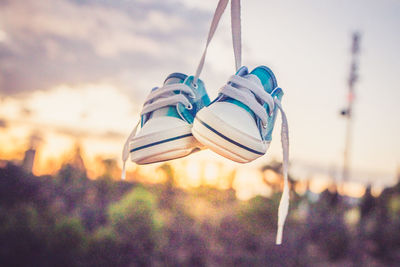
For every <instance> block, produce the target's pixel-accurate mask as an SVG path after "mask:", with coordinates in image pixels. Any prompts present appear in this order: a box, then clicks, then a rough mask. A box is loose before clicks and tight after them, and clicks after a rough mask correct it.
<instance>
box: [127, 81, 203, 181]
mask: <svg viewBox="0 0 400 267" xmlns="http://www.w3.org/2000/svg"><path fill="white" fill-rule="evenodd" d="M174 91H180V92H181V93H180V94H175V93H174ZM182 93H186V94H188V96H189V97H192V98H195V97H196V96H195V94H194V92H193V90H192V88H190V87H189V86H188V85H186V84H184V83H174V84H167V85H164V86H163V87H161V88H157V90H154V91H152V92H151V93H150V94H149V96H148V97H147V98H146V100H145V102H144V106H143V109H142V112H141V113H140V115H141V116H142V115H144V114H146V113H149V112H152V111H155V110H157V109H160V108H163V107H167V106H175V105H177V104H178V103H181V104H183V105H184V106H185V107H186V108H187V109H192V104H191V103H190V101H189V100H188V99H187V96H185V95H184V94H182ZM139 123H140V121H139V122H138V123H137V124H136V126H135V128H133V130H132V131H131V133H130V134H129V136H128V138H127V139H126V142H125V144H124V149H123V150H122V174H121V178H122V179H123V180H124V179H125V178H126V168H125V165H126V161H127V160H128V158H129V143H130V141H131V140H132V139H133V137H134V136H135V135H136V131H137V128H138V126H139Z"/></svg>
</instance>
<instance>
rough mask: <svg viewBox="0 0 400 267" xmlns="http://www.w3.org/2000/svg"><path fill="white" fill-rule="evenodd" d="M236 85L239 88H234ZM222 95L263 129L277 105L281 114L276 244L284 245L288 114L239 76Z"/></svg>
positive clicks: (255, 85) (268, 95)
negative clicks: (238, 104) (242, 107)
mask: <svg viewBox="0 0 400 267" xmlns="http://www.w3.org/2000/svg"><path fill="white" fill-rule="evenodd" d="M232 84H236V85H237V87H233V86H232ZM220 93H222V94H224V95H226V96H229V97H231V98H233V99H236V100H238V101H240V102H242V103H243V104H245V105H246V106H248V107H249V108H250V109H251V110H252V111H253V112H254V114H255V115H256V116H257V117H259V118H260V119H261V121H262V124H263V127H264V128H266V127H267V122H268V118H269V117H268V116H271V115H272V112H273V110H274V106H275V105H276V106H277V107H278V109H279V111H280V113H281V117H282V125H281V142H282V152H283V166H282V171H283V179H284V184H283V192H282V197H281V201H280V203H279V210H278V232H277V236H276V244H277V245H280V244H282V234H283V226H284V224H285V220H286V217H287V214H288V210H289V181H288V165H289V127H288V122H287V118H286V114H285V112H284V110H283V108H282V105H281V102H280V101H279V99H278V98H277V97H275V98H272V96H271V95H270V94H268V93H267V92H265V90H264V88H263V87H262V86H261V85H260V84H257V83H256V82H253V81H251V80H248V79H245V78H243V77H240V76H238V75H233V76H231V77H230V78H229V80H228V83H227V84H226V85H224V86H223V87H222V88H221V90H220ZM264 103H266V104H267V105H268V107H269V110H270V114H269V115H268V114H267V112H266V111H265V108H264V107H263V105H264Z"/></svg>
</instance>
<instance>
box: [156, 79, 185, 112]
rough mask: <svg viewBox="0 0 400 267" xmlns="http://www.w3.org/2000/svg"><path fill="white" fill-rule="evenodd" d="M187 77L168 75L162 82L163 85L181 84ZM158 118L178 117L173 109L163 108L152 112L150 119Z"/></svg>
mask: <svg viewBox="0 0 400 267" xmlns="http://www.w3.org/2000/svg"><path fill="white" fill-rule="evenodd" d="M186 77H187V75H185V74H183V73H172V74H170V75H168V77H167V78H166V79H165V81H164V85H168V84H174V83H183V82H184V81H185V79H186ZM160 116H172V117H178V118H179V114H178V112H177V111H176V108H175V107H163V108H160V109H157V110H155V111H153V113H152V114H151V116H150V118H155V117H160Z"/></svg>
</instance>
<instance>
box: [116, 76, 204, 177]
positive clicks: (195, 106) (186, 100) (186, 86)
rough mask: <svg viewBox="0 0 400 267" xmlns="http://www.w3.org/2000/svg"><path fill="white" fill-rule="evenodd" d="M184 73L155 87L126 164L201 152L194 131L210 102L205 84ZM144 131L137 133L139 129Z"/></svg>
mask: <svg viewBox="0 0 400 267" xmlns="http://www.w3.org/2000/svg"><path fill="white" fill-rule="evenodd" d="M193 79H194V77H193V76H187V75H185V74H182V73H172V74H170V75H169V76H168V77H167V78H166V80H165V82H164V85H163V86H162V87H156V88H154V89H153V90H152V91H151V93H150V94H149V96H148V97H147V99H146V100H145V103H144V106H143V110H142V112H141V114H140V115H141V119H140V121H139V123H138V125H137V126H136V127H135V128H134V129H133V131H132V133H131V134H130V136H129V137H128V139H127V141H126V143H125V146H124V150H123V155H122V159H123V165H124V168H123V172H122V178H125V162H126V160H127V159H128V157H129V154H130V156H131V160H132V161H133V162H135V163H137V164H148V163H154V162H160V161H166V160H171V159H176V158H181V157H184V156H187V155H189V154H191V153H192V152H194V151H197V150H199V149H200V148H199V147H200V144H199V143H198V142H197V141H196V139H195V138H194V137H193V135H192V132H191V129H192V125H193V120H194V117H195V115H196V113H197V112H198V111H199V110H200V109H201V108H203V107H204V106H205V105H208V104H209V103H210V99H209V97H208V95H207V93H206V90H205V88H204V83H203V82H202V81H201V80H200V79H197V82H196V84H194V83H193ZM139 124H140V125H141V129H140V130H139V131H138V133H137V134H136V131H137V128H138V126H139Z"/></svg>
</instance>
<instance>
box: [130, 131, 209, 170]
mask: <svg viewBox="0 0 400 267" xmlns="http://www.w3.org/2000/svg"><path fill="white" fill-rule="evenodd" d="M201 148H202V145H201V144H200V143H199V142H198V141H197V140H196V139H195V138H194V137H193V135H192V132H191V125H189V124H188V125H185V126H183V127H182V126H181V127H177V128H174V129H171V130H168V131H163V132H154V133H151V134H147V135H144V136H138V137H137V138H134V139H133V140H132V142H131V143H130V145H129V151H130V157H131V160H132V161H133V162H135V163H136V164H140V165H142V164H149V163H155V162H161V161H167V160H172V159H177V158H181V157H185V156H187V155H189V154H191V153H193V152H196V151H199V150H200V149H201Z"/></svg>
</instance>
